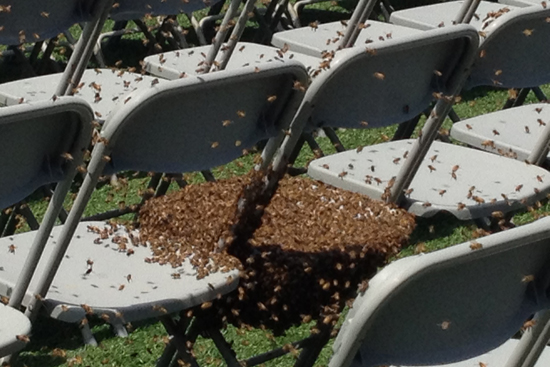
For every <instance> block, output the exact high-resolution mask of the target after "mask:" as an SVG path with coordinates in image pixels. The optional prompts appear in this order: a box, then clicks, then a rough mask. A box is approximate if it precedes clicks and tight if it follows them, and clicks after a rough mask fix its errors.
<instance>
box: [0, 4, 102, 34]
mask: <svg viewBox="0 0 550 367" xmlns="http://www.w3.org/2000/svg"><path fill="white" fill-rule="evenodd" d="M94 3H95V1H94V0H17V1H9V2H3V3H2V4H1V6H2V8H1V9H0V10H1V11H0V25H1V26H2V31H1V32H0V44H4V45H18V44H21V43H24V42H37V41H40V40H44V39H48V38H53V37H55V36H57V35H58V34H60V33H62V32H64V31H66V30H67V29H69V27H71V26H72V25H73V24H75V23H80V22H87V21H89V20H90V19H91V17H92V12H93V11H94V9H93V4H94Z"/></svg>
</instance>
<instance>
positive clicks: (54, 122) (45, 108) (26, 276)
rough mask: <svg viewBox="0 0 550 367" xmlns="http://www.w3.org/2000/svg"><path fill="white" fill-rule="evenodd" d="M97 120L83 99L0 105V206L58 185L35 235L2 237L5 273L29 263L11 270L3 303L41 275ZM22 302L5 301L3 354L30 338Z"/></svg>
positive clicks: (0, 318) (0, 336) (1, 270)
mask: <svg viewBox="0 0 550 367" xmlns="http://www.w3.org/2000/svg"><path fill="white" fill-rule="evenodd" d="M92 119H93V116H92V111H91V110H90V108H89V107H88V106H87V104H86V103H85V102H84V101H82V100H80V99H77V98H60V99H58V100H57V101H55V102H54V101H44V102H39V103H35V104H31V105H21V106H13V107H7V108H2V109H0V140H1V143H0V155H1V156H2V158H3V159H2V163H1V164H0V172H1V173H0V207H2V208H5V207H7V206H10V205H12V204H14V203H17V202H18V201H20V200H21V199H23V198H25V197H26V196H28V195H30V194H32V192H33V191H34V190H36V189H38V188H40V187H41V186H42V185H45V184H49V183H57V188H56V190H55V192H54V194H53V197H52V199H51V200H50V203H49V205H48V208H47V211H46V214H45V216H44V219H43V221H42V224H41V226H40V228H39V229H38V230H37V231H33V232H32V236H27V235H13V236H10V237H3V238H0V247H2V248H3V249H4V250H5V251H6V253H5V254H4V255H2V257H1V258H0V276H4V275H5V274H6V273H7V272H9V268H10V264H11V263H12V262H13V261H14V258H18V259H20V261H22V262H25V263H26V264H27V265H26V267H25V270H24V271H23V270H21V268H20V269H19V270H20V271H19V272H17V273H14V274H11V277H10V278H11V280H10V281H9V283H3V284H2V285H1V286H0V288H2V291H1V294H2V295H3V302H4V300H5V299H6V300H7V297H9V296H12V293H11V290H12V289H13V288H14V287H15V288H16V289H19V290H22V291H23V292H24V291H25V290H26V289H27V287H28V284H29V282H30V280H31V278H32V277H33V274H34V273H35V270H36V266H37V264H38V261H39V260H40V257H41V255H42V252H43V250H44V246H45V244H46V241H47V239H48V236H49V235H50V232H51V229H52V227H53V226H54V223H55V220H56V217H57V214H58V213H59V211H60V210H61V208H62V205H63V200H64V199H65V196H66V195H67V192H68V191H69V189H70V187H71V183H72V180H73V177H74V175H75V172H76V167H77V166H78V165H80V164H81V163H82V158H83V152H84V150H85V149H86V147H87V145H88V144H89V142H90V139H91V130H92V126H91V121H92ZM19 254H21V256H19ZM38 274H40V275H41V273H40V272H39V273H38ZM6 287H8V288H9V291H7V292H6V290H7V289H6ZM4 297H6V298H4ZM20 305H21V303H20V301H19V300H18V298H17V297H11V298H9V304H8V305H4V304H3V303H2V304H0V357H4V356H6V355H9V354H12V353H15V352H17V351H18V350H20V349H22V348H23V347H24V346H25V345H26V343H27V342H28V337H29V335H30V331H31V324H30V320H29V319H28V318H27V317H25V316H24V315H23V314H22V313H21V312H20V311H19V307H20Z"/></svg>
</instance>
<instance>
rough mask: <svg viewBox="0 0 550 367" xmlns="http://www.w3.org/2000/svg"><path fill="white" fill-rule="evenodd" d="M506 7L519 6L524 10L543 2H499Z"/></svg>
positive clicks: (521, 0) (518, 0)
mask: <svg viewBox="0 0 550 367" xmlns="http://www.w3.org/2000/svg"><path fill="white" fill-rule="evenodd" d="M498 2H499V3H501V4H504V5H512V6H517V7H518V8H524V7H527V6H533V5H540V3H541V2H542V1H541V0H499V1H498Z"/></svg>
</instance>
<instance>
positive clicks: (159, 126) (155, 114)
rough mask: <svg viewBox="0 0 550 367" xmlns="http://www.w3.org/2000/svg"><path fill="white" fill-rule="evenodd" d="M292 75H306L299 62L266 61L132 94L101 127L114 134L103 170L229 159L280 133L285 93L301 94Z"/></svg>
mask: <svg viewBox="0 0 550 367" xmlns="http://www.w3.org/2000/svg"><path fill="white" fill-rule="evenodd" d="M296 80H298V81H300V83H302V84H305V83H306V80H307V74H306V72H305V69H304V67H303V66H302V65H301V64H299V63H297V62H286V63H285V64H279V63H269V64H266V65H265V66H262V67H261V70H259V69H256V70H255V68H253V67H247V68H240V69H239V70H231V71H228V70H226V71H223V72H216V73H212V74H206V75H203V76H199V77H196V76H194V77H187V78H185V79H180V80H176V81H172V82H170V83H164V84H160V85H157V86H154V87H151V89H150V90H149V91H145V92H144V93H142V92H138V93H135V94H132V95H131V96H130V97H129V98H131V99H130V100H127V103H126V104H124V102H122V101H121V104H120V105H119V107H120V108H119V109H118V110H117V113H116V114H115V115H113V118H112V119H110V120H109V121H108V122H107V123H106V125H105V126H104V129H103V131H102V135H103V136H104V137H105V138H107V139H108V140H109V141H112V140H113V139H116V144H115V145H114V146H113V148H112V149H113V151H112V153H111V161H110V162H109V163H108V165H107V167H106V168H105V169H106V171H107V172H113V171H120V170H128V169H131V170H139V171H156V172H189V171H197V170H204V169H209V168H211V167H215V166H218V165H222V164H225V163H227V162H230V161H232V160H234V159H236V158H238V157H239V156H241V155H242V152H243V149H248V148H251V147H252V146H253V145H254V144H256V143H257V142H259V141H260V140H263V139H268V138H270V137H273V136H275V135H277V134H278V133H280V132H281V129H282V128H283V127H282V126H280V125H279V122H280V121H279V120H280V117H281V113H282V112H283V110H285V108H286V107H287V104H289V103H290V99H291V97H293V96H294V97H296V95H298V94H300V98H301V95H303V94H302V93H297V91H296V90H293V89H292V87H293V83H294V82H295V81H296ZM294 99H295V98H294ZM293 103H294V104H295V105H296V104H297V103H298V102H296V101H294V102H293ZM295 107H296V108H297V107H298V106H297V105H296V106H295ZM287 112H288V111H287Z"/></svg>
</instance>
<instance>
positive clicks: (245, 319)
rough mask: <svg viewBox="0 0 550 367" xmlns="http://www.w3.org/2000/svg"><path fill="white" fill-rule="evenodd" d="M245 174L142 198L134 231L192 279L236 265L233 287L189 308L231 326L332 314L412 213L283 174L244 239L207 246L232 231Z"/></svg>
mask: <svg viewBox="0 0 550 367" xmlns="http://www.w3.org/2000/svg"><path fill="white" fill-rule="evenodd" d="M249 180H250V177H248V176H245V177H234V178H231V179H228V180H224V181H218V182H207V183H203V184H199V185H188V186H186V187H185V188H183V189H182V190H180V191H178V192H174V193H170V194H168V195H165V196H162V197H158V198H154V199H151V200H149V201H148V202H147V203H146V204H145V205H144V206H143V207H142V209H141V211H140V227H141V229H140V233H141V236H142V240H144V241H148V243H149V244H150V246H151V249H152V251H153V257H152V261H153V262H158V263H161V264H171V265H172V266H178V265H180V264H181V263H182V262H183V261H185V260H187V261H190V262H191V263H192V264H193V265H194V266H195V268H196V269H197V274H198V277H204V276H206V275H208V274H209V273H210V272H215V271H227V270H229V269H234V268H238V269H239V270H240V280H239V286H238V288H237V289H236V290H235V291H234V292H232V293H230V294H228V295H226V296H224V297H221V298H219V299H218V300H216V301H215V302H213V304H212V306H210V305H208V306H209V307H202V308H199V309H197V310H196V311H195V314H197V313H199V312H207V313H208V312H216V313H219V316H220V317H217V318H210V319H218V320H220V319H221V320H224V321H226V322H230V323H233V324H234V325H236V326H241V325H243V324H244V325H251V326H254V327H267V328H270V329H272V330H273V331H274V332H276V333H280V332H283V331H284V330H286V329H287V328H289V327H290V326H292V325H297V324H300V323H301V322H302V321H303V320H306V321H307V320H310V319H313V320H318V322H319V323H324V324H326V325H327V326H329V325H334V324H335V323H336V322H337V321H338V314H339V313H340V311H341V310H342V308H343V307H344V306H345V304H346V301H349V300H350V299H352V298H353V297H355V295H356V293H357V287H358V285H359V284H361V283H363V284H366V283H365V280H366V279H368V278H370V277H372V276H373V275H374V274H375V273H376V270H377V268H378V267H380V266H382V265H384V263H385V262H386V261H387V259H388V258H389V257H390V256H392V255H395V254H396V253H397V252H398V251H399V249H400V248H401V246H402V245H404V244H405V243H406V242H407V240H408V237H409V235H410V233H411V232H412V230H413V229H414V226H415V221H414V216H413V215H412V214H409V213H407V212H406V211H404V210H402V209H398V208H397V207H394V206H392V205H388V204H384V203H382V202H380V201H376V200H372V199H370V198H368V197H366V196H364V195H360V194H356V193H351V192H348V191H344V190H340V189H336V188H333V187H331V186H327V185H325V184H323V183H319V182H316V181H313V180H310V179H307V178H300V177H294V178H289V177H285V178H284V179H283V180H281V182H280V186H279V188H278V190H277V192H276V194H275V196H274V197H273V198H272V200H271V203H270V204H269V206H268V207H267V208H266V210H265V213H264V216H263V218H262V226H261V227H260V228H259V229H258V230H257V231H256V233H255V234H254V238H253V239H252V240H250V241H249V244H248V245H247V246H240V247H241V248H234V247H236V246H231V245H229V246H227V247H226V249H225V250H224V251H223V252H221V253H215V251H216V248H217V245H218V240H219V239H220V238H222V239H226V240H228V242H230V239H231V238H232V234H231V229H230V228H231V225H232V224H233V223H232V221H233V220H234V218H235V210H236V202H237V199H238V197H239V195H240V194H241V192H242V188H243V187H244V185H245V184H246V183H247V182H249Z"/></svg>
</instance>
